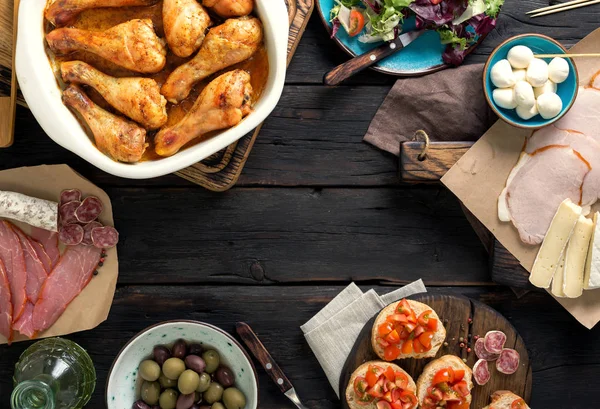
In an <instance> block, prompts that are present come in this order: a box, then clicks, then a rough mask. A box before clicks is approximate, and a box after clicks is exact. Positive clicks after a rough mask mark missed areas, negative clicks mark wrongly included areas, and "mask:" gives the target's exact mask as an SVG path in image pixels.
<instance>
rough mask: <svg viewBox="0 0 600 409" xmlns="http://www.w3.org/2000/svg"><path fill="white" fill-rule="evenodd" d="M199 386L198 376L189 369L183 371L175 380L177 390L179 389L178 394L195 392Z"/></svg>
mask: <svg viewBox="0 0 600 409" xmlns="http://www.w3.org/2000/svg"><path fill="white" fill-rule="evenodd" d="M199 384H200V376H199V375H198V374H197V373H196V372H194V371H192V370H191V369H187V370H185V371H183V373H182V374H181V375H180V376H179V379H178V380H177V388H178V389H179V392H181V393H183V394H184V395H189V394H190V393H193V392H195V391H196V389H197V388H198V385H199Z"/></svg>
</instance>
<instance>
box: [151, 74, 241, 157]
mask: <svg viewBox="0 0 600 409" xmlns="http://www.w3.org/2000/svg"><path fill="white" fill-rule="evenodd" d="M251 100H252V86H251V85H250V74H248V73H247V72H246V71H243V70H234V71H230V72H227V73H225V74H223V75H221V76H219V77H217V78H216V79H214V80H213V81H211V82H210V83H209V84H208V85H207V86H206V88H204V90H202V92H201V93H200V96H199V97H198V99H197V100H196V102H195V103H194V106H193V107H192V109H191V110H190V112H188V113H187V115H186V116H185V117H183V119H182V120H181V121H180V122H178V123H177V124H175V125H173V126H171V127H168V128H164V129H161V130H160V132H159V133H158V134H156V137H155V138H154V144H155V150H156V153H157V154H159V155H161V156H171V155H174V154H175V153H177V151H179V149H181V147H183V146H184V145H185V144H186V143H188V142H189V141H191V140H192V139H195V138H197V137H199V136H201V135H202V134H205V133H207V132H210V131H214V130H217V129H223V128H229V127H232V126H235V125H237V124H238V123H239V122H240V121H241V120H242V118H243V117H245V116H246V115H248V114H249V113H250V112H251V111H252V108H251V106H250V104H251Z"/></svg>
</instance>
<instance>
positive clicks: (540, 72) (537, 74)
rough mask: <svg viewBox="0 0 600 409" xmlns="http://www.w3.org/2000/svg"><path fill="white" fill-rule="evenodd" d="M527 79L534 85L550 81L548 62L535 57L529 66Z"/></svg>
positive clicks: (539, 85) (537, 85) (538, 85)
mask: <svg viewBox="0 0 600 409" xmlns="http://www.w3.org/2000/svg"><path fill="white" fill-rule="evenodd" d="M527 81H529V83H530V84H531V86H532V87H541V86H542V85H544V84H545V83H546V81H548V63H547V62H546V61H544V60H541V59H539V58H534V59H533V60H531V62H530V63H529V67H527Z"/></svg>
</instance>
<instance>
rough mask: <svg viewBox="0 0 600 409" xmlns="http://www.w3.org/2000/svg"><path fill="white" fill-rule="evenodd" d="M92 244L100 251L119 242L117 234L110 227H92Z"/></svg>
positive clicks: (115, 230)
mask: <svg viewBox="0 0 600 409" xmlns="http://www.w3.org/2000/svg"><path fill="white" fill-rule="evenodd" d="M92 242H93V243H94V246H96V247H98V248H101V249H108V248H111V247H114V246H116V245H117V243H118V242H119V232H118V231H117V229H115V228H114V227H111V226H104V227H94V228H93V229H92Z"/></svg>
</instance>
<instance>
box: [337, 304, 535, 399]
mask: <svg viewBox="0 0 600 409" xmlns="http://www.w3.org/2000/svg"><path fill="white" fill-rule="evenodd" d="M409 298H410V299H412V300H415V301H420V302H423V303H425V304H427V305H429V306H430V307H431V308H433V309H434V310H435V311H436V312H437V313H438V315H439V316H440V319H441V320H442V321H443V322H444V326H445V327H446V342H447V343H448V346H442V347H441V348H440V350H439V351H438V354H437V356H436V358H439V357H440V356H443V355H448V354H450V355H456V356H458V357H459V358H464V359H466V360H467V365H469V366H470V367H471V368H472V367H473V365H474V364H475V362H476V361H477V357H476V356H475V352H474V351H473V352H471V353H468V352H467V349H466V348H461V347H460V346H459V344H460V338H461V337H463V338H464V339H465V340H467V342H466V343H469V342H470V344H471V346H472V345H473V344H474V341H472V340H473V337H474V336H475V335H480V336H484V335H485V333H486V332H487V331H490V330H500V331H502V332H504V333H505V334H506V337H507V341H506V347H507V348H513V349H515V350H517V351H518V352H519V354H520V355H521V363H520V366H519V369H518V370H517V372H515V373H514V374H512V375H504V374H502V373H500V372H498V371H497V370H496V367H495V364H494V362H490V364H489V369H490V373H491V379H490V381H489V382H488V383H487V384H486V385H484V386H478V385H475V387H474V388H473V390H472V391H471V394H472V395H473V400H472V402H471V407H472V408H475V409H479V408H482V407H484V406H486V405H488V404H489V401H490V395H491V394H492V393H493V392H494V391H497V390H510V391H512V392H514V393H516V394H517V395H519V396H521V397H522V398H523V399H525V401H526V402H529V401H530V399H531V385H532V375H531V365H530V363H529V355H528V353H527V349H526V348H525V344H524V342H523V339H522V338H521V336H520V335H519V334H518V333H517V331H516V330H515V328H514V327H513V326H512V325H511V324H510V323H509V322H508V320H507V319H506V318H504V317H503V316H502V315H501V314H500V313H499V312H498V311H496V310H494V309H493V308H491V307H489V306H487V305H485V304H482V303H480V302H478V301H475V300H471V299H469V298H466V297H457V296H452V295H433V294H418V295H415V296H412V297H409ZM375 318H376V316H375V317H373V318H372V319H371V320H369V322H367V324H366V325H365V327H364V328H363V330H362V331H361V333H360V335H359V336H358V339H357V340H356V343H355V344H354V347H353V348H352V352H350V355H349V356H348V359H347V360H346V363H345V364H344V368H343V369H342V374H341V377H340V397H341V400H342V408H343V409H349V406H348V403H347V402H346V399H345V398H344V396H345V394H346V387H347V385H348V381H349V380H350V377H351V376H352V373H353V372H354V370H355V369H356V368H358V367H359V366H360V365H362V364H363V363H364V362H366V361H371V360H374V359H379V358H378V357H377V355H376V354H375V352H373V348H372V347H371V328H372V327H373V322H374V321H375ZM469 318H472V323H471V324H470V323H469ZM469 335H470V336H471V338H469ZM469 339H470V340H471V341H468V340H469ZM433 359H435V358H428V359H403V360H398V361H394V363H395V364H398V365H399V366H400V367H401V368H403V369H404V370H405V371H406V372H408V373H409V374H410V375H411V376H412V377H413V379H414V380H415V382H416V381H417V379H418V377H419V375H420V374H421V372H422V371H423V368H424V367H425V365H426V364H427V363H429V362H431V361H432V360H433Z"/></svg>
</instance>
